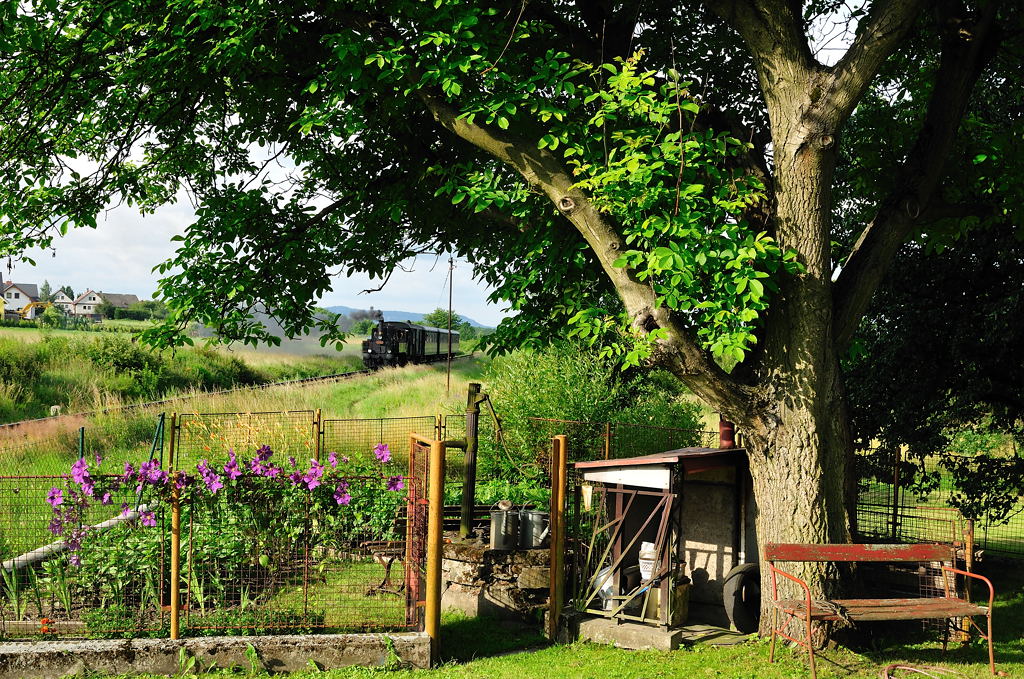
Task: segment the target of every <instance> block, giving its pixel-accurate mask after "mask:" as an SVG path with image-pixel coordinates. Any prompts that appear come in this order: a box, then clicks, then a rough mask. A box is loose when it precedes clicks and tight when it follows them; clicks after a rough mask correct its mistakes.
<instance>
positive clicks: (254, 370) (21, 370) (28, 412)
mask: <svg viewBox="0 0 1024 679" xmlns="http://www.w3.org/2000/svg"><path fill="white" fill-rule="evenodd" d="M325 351H331V350H325ZM360 367H361V361H360V359H359V353H358V351H355V350H353V351H348V352H333V353H331V354H323V355H304V356H295V355H290V354H281V353H278V354H261V353H258V352H255V351H235V350H230V349H213V348H208V347H195V348H188V349H183V350H179V351H177V352H169V351H165V352H157V351H150V350H148V349H146V348H144V347H141V346H139V345H138V344H137V343H135V342H133V341H132V340H131V339H130V337H129V336H127V335H120V334H110V333H102V334H101V333H75V332H62V331H43V330H30V329H26V330H21V329H4V330H3V332H0V422H14V421H19V420H23V419H31V418H38V417H44V416H46V415H48V414H49V413H50V407H51V406H55V405H57V406H61V407H62V408H63V409H64V411H65V412H84V411H90V410H95V409H99V408H106V407H110V405H111V404H113V403H138V402H143V401H148V400H154V399H159V398H164V397H167V396H172V395H176V394H178V393H182V392H189V391H195V390H218V389H227V388H231V387H235V386H240V385H251V384H260V383H265V382H272V381H278V380H286V379H294V378H302V377H314V376H319V375H325V374H333V373H338V372H347V371H350V370H353V369H358V368H360Z"/></svg>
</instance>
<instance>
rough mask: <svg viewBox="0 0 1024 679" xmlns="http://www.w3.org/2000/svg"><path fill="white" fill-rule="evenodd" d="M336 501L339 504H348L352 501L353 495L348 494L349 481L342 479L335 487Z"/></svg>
mask: <svg viewBox="0 0 1024 679" xmlns="http://www.w3.org/2000/svg"><path fill="white" fill-rule="evenodd" d="M334 501H335V502H337V503H338V504H339V505H347V504H348V503H350V502H352V496H351V495H349V494H348V481H342V482H341V483H339V484H338V487H337V488H335V489H334Z"/></svg>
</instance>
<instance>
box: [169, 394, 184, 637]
mask: <svg viewBox="0 0 1024 679" xmlns="http://www.w3.org/2000/svg"><path fill="white" fill-rule="evenodd" d="M177 432H178V413H171V440H170V446H169V453H168V460H169V461H168V463H167V466H168V473H169V474H171V477H172V485H171V574H170V575H171V639H178V638H179V636H180V633H181V628H180V621H181V501H180V500H181V498H180V496H179V494H178V488H177V487H176V485H175V484H174V483H173V476H174V470H175V466H176V465H175V463H176V460H175V459H174V453H175V452H176V451H175V447H176V446H175V443H176V442H177V441H176V440H177Z"/></svg>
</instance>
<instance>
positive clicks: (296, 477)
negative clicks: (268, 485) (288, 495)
mask: <svg viewBox="0 0 1024 679" xmlns="http://www.w3.org/2000/svg"><path fill="white" fill-rule="evenodd" d="M288 480H289V481H291V482H292V485H293V486H297V485H299V484H300V483H302V472H300V471H298V470H295V471H293V472H292V473H291V474H289V475H288Z"/></svg>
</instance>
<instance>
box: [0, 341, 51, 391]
mask: <svg viewBox="0 0 1024 679" xmlns="http://www.w3.org/2000/svg"><path fill="white" fill-rule="evenodd" d="M41 372H42V366H41V365H40V362H39V359H38V357H37V356H36V352H35V348H34V347H33V346H32V345H30V344H23V343H21V342H13V341H11V340H0V382H8V383H10V384H18V385H21V386H23V387H24V386H30V385H31V384H32V383H33V382H34V381H36V380H37V379H39V375H40V373H41Z"/></svg>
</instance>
